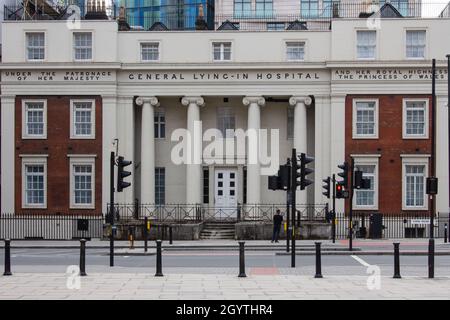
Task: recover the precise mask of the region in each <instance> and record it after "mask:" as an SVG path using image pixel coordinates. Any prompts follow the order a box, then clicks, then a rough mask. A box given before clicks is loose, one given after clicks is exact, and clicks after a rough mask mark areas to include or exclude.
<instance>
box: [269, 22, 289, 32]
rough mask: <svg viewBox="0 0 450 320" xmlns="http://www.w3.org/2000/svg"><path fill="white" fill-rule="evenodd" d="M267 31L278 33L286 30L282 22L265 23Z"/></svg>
mask: <svg viewBox="0 0 450 320" xmlns="http://www.w3.org/2000/svg"><path fill="white" fill-rule="evenodd" d="M266 26H267V31H280V30H284V29H286V24H285V23H284V22H267V24H266Z"/></svg>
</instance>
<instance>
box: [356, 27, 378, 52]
mask: <svg viewBox="0 0 450 320" xmlns="http://www.w3.org/2000/svg"><path fill="white" fill-rule="evenodd" d="M376 44H377V33H376V31H372V30H371V31H367V30H364V31H363V30H359V31H356V53H357V58H358V59H375V57H376Z"/></svg>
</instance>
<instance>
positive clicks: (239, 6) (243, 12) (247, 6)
mask: <svg viewBox="0 0 450 320" xmlns="http://www.w3.org/2000/svg"><path fill="white" fill-rule="evenodd" d="M251 14H252V1H251V0H234V17H235V18H239V17H245V16H247V17H249V16H251Z"/></svg>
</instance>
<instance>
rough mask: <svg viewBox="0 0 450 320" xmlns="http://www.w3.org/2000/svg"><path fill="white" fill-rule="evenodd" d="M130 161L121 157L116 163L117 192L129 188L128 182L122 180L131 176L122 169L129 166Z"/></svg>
mask: <svg viewBox="0 0 450 320" xmlns="http://www.w3.org/2000/svg"><path fill="white" fill-rule="evenodd" d="M130 164H131V161H128V160H124V158H123V157H122V156H120V157H119V158H118V161H117V192H122V190H123V189H125V188H128V187H129V186H131V183H130V182H126V181H123V179H124V178H126V177H128V176H130V175H131V172H130V171H125V170H124V168H125V167H127V166H129V165H130Z"/></svg>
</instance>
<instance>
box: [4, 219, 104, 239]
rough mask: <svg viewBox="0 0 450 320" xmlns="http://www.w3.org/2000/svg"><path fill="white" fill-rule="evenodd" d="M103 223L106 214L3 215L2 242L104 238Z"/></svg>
mask: <svg viewBox="0 0 450 320" xmlns="http://www.w3.org/2000/svg"><path fill="white" fill-rule="evenodd" d="M103 223H104V218H103V215H66V214H60V215H50V214H46V215H43V214H0V239H12V240H14V239H25V240H26V239H30V240H34V239H37V240H71V239H81V238H84V239H92V238H102V236H103Z"/></svg>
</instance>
